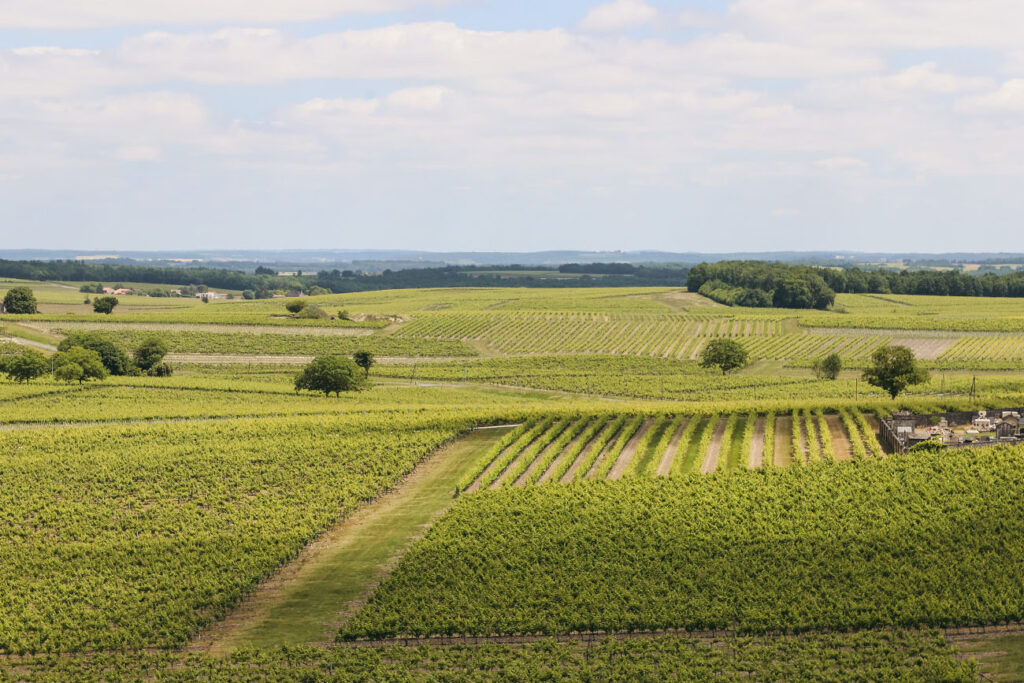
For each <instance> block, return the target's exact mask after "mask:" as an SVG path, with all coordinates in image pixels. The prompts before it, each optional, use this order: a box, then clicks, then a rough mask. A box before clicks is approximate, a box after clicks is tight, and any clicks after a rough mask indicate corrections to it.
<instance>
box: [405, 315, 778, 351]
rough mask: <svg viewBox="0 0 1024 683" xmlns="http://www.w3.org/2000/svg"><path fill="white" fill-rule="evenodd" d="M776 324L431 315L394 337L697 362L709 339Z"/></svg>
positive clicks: (772, 329) (767, 330) (769, 329)
mask: <svg viewBox="0 0 1024 683" xmlns="http://www.w3.org/2000/svg"><path fill="white" fill-rule="evenodd" d="M779 326H780V325H779V323H778V322H776V321H773V320H767V319H764V318H733V317H721V316H712V315H705V316H702V315H695V314H687V315H675V314H654V313H651V314H644V313H519V312H515V313H513V312H502V313H461V314H444V313H437V314H430V315H424V316H423V317H420V318H418V319H417V320H415V321H413V322H411V323H409V324H407V325H404V326H403V327H402V328H401V329H400V330H399V331H398V332H397V333H396V336H399V337H408V338H416V339H443V340H451V341H478V342H482V343H484V344H485V345H487V346H488V347H489V348H491V349H493V350H494V351H495V352H497V353H503V354H509V355H515V354H528V353H536V354H540V353H581V354H628V355H636V356H655V357H661V358H696V357H697V354H698V353H699V351H700V349H701V347H702V346H703V345H704V343H705V342H706V340H707V339H708V338H711V337H750V336H760V335H772V334H775V333H776V330H778V329H779Z"/></svg>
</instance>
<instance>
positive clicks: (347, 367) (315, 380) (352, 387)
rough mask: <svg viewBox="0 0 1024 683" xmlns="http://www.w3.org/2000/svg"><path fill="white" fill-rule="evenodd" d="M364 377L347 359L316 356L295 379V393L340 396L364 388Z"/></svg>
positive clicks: (357, 367) (353, 363) (352, 362)
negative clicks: (308, 392)
mask: <svg viewBox="0 0 1024 683" xmlns="http://www.w3.org/2000/svg"><path fill="white" fill-rule="evenodd" d="M365 381H366V380H365V376H364V375H363V373H360V372H359V366H357V365H356V364H355V362H354V361H352V360H351V359H349V358H342V357H339V356H318V357H316V358H314V359H313V360H312V361H311V362H310V363H309V365H307V366H306V367H304V368H303V369H302V372H300V373H299V374H298V375H296V377H295V391H303V390H305V391H315V392H323V393H324V395H325V396H330V395H331V394H334V395H336V396H340V395H341V392H343V391H356V390H358V389H362V388H363V387H364V386H365Z"/></svg>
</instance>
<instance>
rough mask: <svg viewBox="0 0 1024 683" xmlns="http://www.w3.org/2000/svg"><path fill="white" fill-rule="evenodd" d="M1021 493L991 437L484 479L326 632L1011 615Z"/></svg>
mask: <svg viewBox="0 0 1024 683" xmlns="http://www.w3.org/2000/svg"><path fill="white" fill-rule="evenodd" d="M894 481H898V482H899V486H893V482H894ZM1022 496H1024V459H1022V458H1021V457H1020V453H1019V451H1017V450H1015V449H1000V448H995V449H990V450H985V451H979V452H970V451H962V452H959V453H948V454H939V455H930V456H929V455H921V456H914V457H893V458H884V459H875V458H869V459H864V460H860V461H857V460H854V461H850V462H846V463H837V464H833V465H829V464H827V463H821V464H816V465H812V466H808V467H788V468H782V469H779V468H762V469H759V470H755V471H744V470H736V471H733V472H731V473H730V474H728V475H727V476H714V477H680V478H671V477H670V478H667V479H662V478H648V477H625V478H623V480H622V481H619V482H593V483H585V482H576V483H573V484H569V485H566V486H526V487H514V486H506V487H500V488H499V489H498V490H497V491H493V492H491V491H486V492H480V493H475V494H470V495H468V496H466V497H465V498H464V499H463V500H462V501H461V502H460V504H459V505H457V506H455V507H454V508H453V509H452V510H451V512H449V514H448V515H447V516H446V517H445V518H444V519H442V520H441V521H440V522H439V523H438V524H436V525H435V526H434V528H433V529H432V530H431V532H430V533H429V534H428V535H427V537H426V538H424V540H423V541H422V542H420V543H419V544H417V546H416V547H415V548H413V549H412V550H411V551H410V552H409V553H408V554H407V555H406V557H405V558H404V559H403V561H402V563H401V564H400V565H399V566H398V568H397V569H396V570H395V571H394V572H393V573H392V574H391V575H390V576H389V577H388V578H387V579H386V580H385V581H384V583H383V584H382V585H381V586H380V588H379V589H378V590H377V592H376V593H375V595H374V597H373V598H372V599H371V601H370V602H369V603H368V604H367V606H366V607H365V608H364V609H363V610H361V611H360V612H359V613H358V614H357V615H356V616H355V617H354V618H353V620H352V621H351V623H350V624H349V625H348V626H347V627H345V628H343V629H342V631H341V634H340V635H341V637H342V638H347V639H351V638H361V637H367V638H381V637H393V636H402V635H421V634H422V635H429V634H492V633H538V632H540V633H547V634H568V633H573V632H581V631H584V632H585V631H595V630H599V631H615V632H618V631H638V630H639V631H652V630H656V629H663V628H684V629H688V630H693V631H703V630H707V629H723V628H732V629H735V630H737V631H740V632H744V633H766V632H776V631H782V632H803V631H812V630H818V629H828V630H838V631H847V630H850V629H868V628H874V627H878V626H882V625H890V626H906V627H917V626H920V625H930V626H934V627H948V626H954V625H968V624H979V623H1000V622H1005V621H1017V620H1020V619H1021V618H1022V617H1024V583H1021V582H1020V581H1019V577H1020V576H1021V572H1022V571H1024V550H1022V544H1021V542H1020V540H1019V539H1020V533H1021V532H1022V531H1024V518H1022V517H1021V516H1020V515H1019V514H1017V506H1018V502H1019V500H1020V499H1021V497H1022ZM1007 532H1009V533H1007Z"/></svg>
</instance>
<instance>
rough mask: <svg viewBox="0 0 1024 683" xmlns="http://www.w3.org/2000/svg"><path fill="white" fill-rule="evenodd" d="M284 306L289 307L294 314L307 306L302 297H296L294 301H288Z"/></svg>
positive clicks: (289, 310)
mask: <svg viewBox="0 0 1024 683" xmlns="http://www.w3.org/2000/svg"><path fill="white" fill-rule="evenodd" d="M284 307H285V308H286V309H288V312H289V313H293V314H294V313H298V312H299V311H301V310H302V309H303V308H305V307H306V302H305V301H303V300H302V299H295V300H293V301H289V302H288V303H286V304H285V305H284Z"/></svg>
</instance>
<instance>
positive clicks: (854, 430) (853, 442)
mask: <svg viewBox="0 0 1024 683" xmlns="http://www.w3.org/2000/svg"><path fill="white" fill-rule="evenodd" d="M839 419H840V420H842V421H843V427H844V428H845V429H846V433H847V434H848V435H849V437H850V450H851V451H853V459H854V460H863V459H864V458H866V457H868V454H867V451H866V450H865V448H864V438H863V435H862V434H861V431H860V425H858V424H857V421H856V420H855V419H854V418H853V415H851V414H850V411H849V410H848V409H846V408H842V409H840V411H839Z"/></svg>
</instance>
